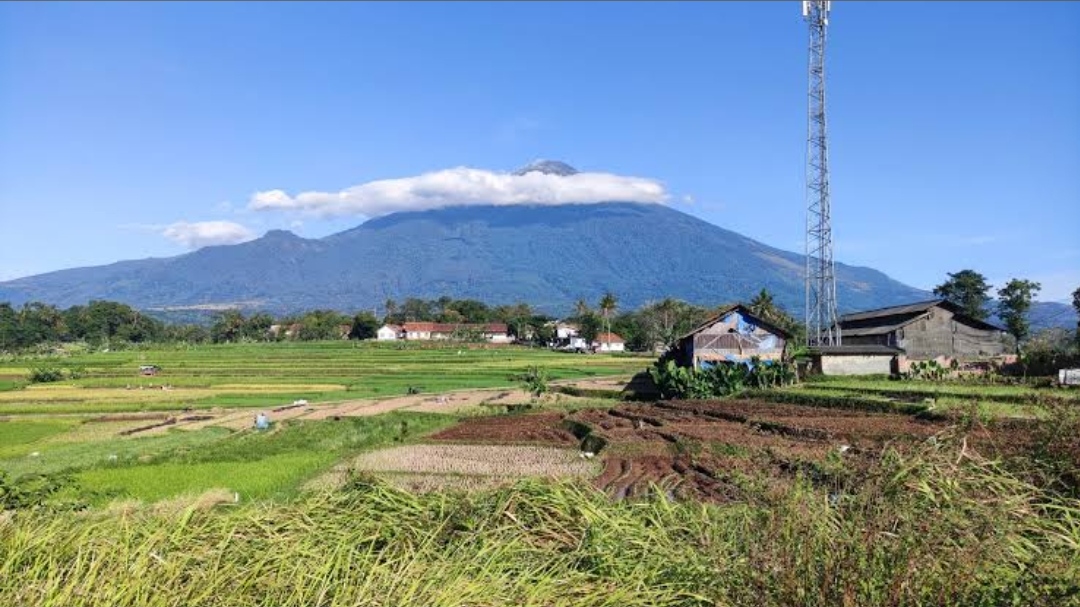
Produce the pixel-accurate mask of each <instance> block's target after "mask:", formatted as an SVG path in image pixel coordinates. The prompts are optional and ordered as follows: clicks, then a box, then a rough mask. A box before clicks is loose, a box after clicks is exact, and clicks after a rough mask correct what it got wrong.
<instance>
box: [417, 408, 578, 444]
mask: <svg viewBox="0 0 1080 607" xmlns="http://www.w3.org/2000/svg"><path fill="white" fill-rule="evenodd" d="M564 417H566V414H565V413H561V412H553V411H544V412H541V413H535V414H532V415H497V416H493V417H481V418H477V419H475V420H472V421H471V422H469V423H467V424H461V425H458V426H453V427H451V428H447V429H446V430H443V431H442V432H439V433H438V434H435V435H434V436H433V437H432V438H434V439H436V440H445V441H462V442H471V441H483V442H485V443H503V444H506V443H541V444H546V445H559V446H566V447H573V446H576V445H577V444H578V442H579V441H578V439H577V438H575V437H574V435H573V434H571V433H570V431H569V430H567V429H566V428H564V427H563V426H562V425H561V422H562V420H563V418H564Z"/></svg>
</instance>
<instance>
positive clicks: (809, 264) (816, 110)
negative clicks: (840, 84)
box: [802, 0, 840, 346]
mask: <svg viewBox="0 0 1080 607" xmlns="http://www.w3.org/2000/svg"><path fill="white" fill-rule="evenodd" d="M831 4H832V2H810V1H805V0H804V2H803V3H802V13H803V17H804V18H805V19H806V22H807V23H808V24H809V25H810V67H809V72H810V91H809V95H808V97H809V98H808V100H807V101H808V103H807V113H808V118H807V125H806V132H807V134H806V203H807V204H806V342H807V344H808V345H811V346H839V345H840V330H839V327H838V326H837V324H836V320H837V319H836V274H835V271H834V266H833V252H832V221H831V219H830V216H829V215H830V211H829V148H828V136H827V133H826V120H825V34H826V30H827V29H828V26H829V9H830V8H831V6H830V5H831Z"/></svg>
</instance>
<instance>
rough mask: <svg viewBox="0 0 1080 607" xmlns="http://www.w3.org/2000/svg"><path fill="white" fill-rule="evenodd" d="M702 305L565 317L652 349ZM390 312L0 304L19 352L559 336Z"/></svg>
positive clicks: (408, 307) (10, 344) (421, 308)
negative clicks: (459, 333)
mask: <svg viewBox="0 0 1080 607" xmlns="http://www.w3.org/2000/svg"><path fill="white" fill-rule="evenodd" d="M721 307H724V306H717V307H714V308H711V307H706V306H699V305H695V304H691V303H688V302H686V301H683V300H680V299H674V298H670V297H669V298H665V299H663V300H660V301H656V302H651V303H648V304H646V305H643V306H641V307H640V308H638V309H636V310H628V311H622V310H620V309H619V301H618V298H617V297H616V296H615V295H614V294H613V293H606V294H605V295H604V296H603V297H602V298H600V300H599V301H597V302H596V304H595V305H590V304H589V303H587V302H586V301H584V300H579V301H578V302H577V304H576V305H575V307H574V311H573V313H572V314H570V315H569V316H566V317H563V318H562V320H564V321H567V322H571V323H575V324H577V325H578V327H579V330H580V335H581V337H583V338H585V339H586V340H588V341H590V342H592V341H593V340H595V339H596V338H597V337H598V336H599V335H600V333H616V334H618V335H619V336H620V337H622V339H623V340H624V341H625V342H626V347H627V349H630V350H636V351H646V350H652V349H656V348H664V347H667V346H669V345H671V344H672V343H674V342H675V340H676V339H677V338H678V337H679V336H681V335H683V334H684V333H687V332H688V331H690V330H691V329H693V328H695V327H696V326H698V325H699V324H701V323H702V322H704V321H705V320H706V319H707V318H708V317H709V316H711V315H712V314H713V313H715V312H716V311H717V310H718V309H719V308H721ZM750 307H751V309H753V310H754V311H755V312H756V313H757V314H758V315H759V316H761V317H762V318H763V319H764V320H767V321H770V322H773V323H774V324H778V325H779V326H781V327H783V328H785V329H788V330H790V331H793V332H801V330H802V329H801V326H800V325H799V323H796V322H795V321H794V320H793V319H792V318H791V317H790V316H788V315H787V313H786V312H785V311H784V310H782V309H781V308H780V307H779V306H777V305H776V304H775V303H774V302H773V300H772V296H771V295H770V294H769V293H768V292H767V291H766V290H764V289H763V290H762V291H761V292H760V293H759V294H758V295H757V296H756V297H755V298H754V299H753V300H752V301H751V302H750ZM383 310H384V314H382V315H381V316H378V315H377V314H376V311H375V310H370V311H368V310H363V311H359V312H356V313H354V314H343V313H341V312H339V311H336V310H311V311H308V312H304V313H300V314H291V315H284V316H274V315H272V314H269V313H267V312H261V311H256V312H249V313H244V312H242V311H240V310H235V309H231V310H224V311H221V312H218V313H216V314H214V315H213V317H212V320H211V322H210V323H209V324H197V323H167V322H163V321H161V320H159V319H157V318H154V317H153V316H150V315H148V314H146V313H145V312H141V311H139V310H137V309H135V308H132V307H131V306H128V305H127V304H123V303H119V302H114V301H101V300H95V301H91V302H89V303H88V304H87V305H76V306H71V307H70V308H67V309H59V308H57V307H56V306H53V305H50V304H45V303H41V302H30V303H27V304H24V305H23V306H22V307H20V308H16V307H14V306H12V305H11V304H10V303H0V350H4V351H17V350H24V349H27V348H32V347H35V346H39V345H42V344H51V343H69V342H86V343H90V344H93V345H97V346H101V345H109V344H116V345H119V344H124V343H132V344H139V343H191V344H201V343H235V342H244V341H246V342H260V341H277V340H284V339H295V340H301V341H314V340H327V339H340V338H343V337H347V338H350V339H370V338H373V337H375V334H376V331H377V330H378V328H379V327H380V326H382V325H383V324H398V325H400V324H403V323H406V322H418V321H419V322H422V321H429V322H440V323H454V324H457V323H492V322H499V323H504V324H506V325H507V328H508V331H509V333H510V334H511V335H512V336H514V337H516V338H517V339H518V340H519V341H529V342H532V343H535V344H537V345H546V344H548V343H551V342H552V341H553V340H554V338H555V329H554V327H553V326H552V322H551V321H553V320H556V319H555V317H553V316H550V315H547V314H543V313H540V312H538V311H537V310H536V309H534V308H533V307H532V306H531V305H530V304H527V303H516V304H510V305H494V306H493V305H489V304H486V303H484V302H482V301H477V300H475V299H454V298H451V297H439V298H437V299H430V300H428V299H420V298H408V299H405V300H404V301H401V302H396V301H394V300H387V301H386V302H384V306H383Z"/></svg>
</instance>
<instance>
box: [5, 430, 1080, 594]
mask: <svg viewBox="0 0 1080 607" xmlns="http://www.w3.org/2000/svg"><path fill="white" fill-rule="evenodd" d="M222 501H224V502H227V499H221V500H215V499H212V498H210V499H203V500H194V501H189V502H187V503H183V504H179V503H177V504H174V505H173V506H172V507H171V508H170V507H162V506H161V505H160V504H159V505H157V506H150V505H141V504H139V503H120V504H114V506H113V507H111V508H110V509H107V510H103V511H102V510H98V511H87V512H67V513H59V514H58V513H46V512H35V511H19V512H16V513H9V514H7V515H5V518H4V519H2V521H0V580H4V581H3V582H0V603H2V604H12V605H14V604H62V605H101V604H114V605H221V604H229V605H282V606H285V605H305V606H306V605H429V606H440V605H446V606H450V605H454V606H458V605H621V606H626V605H761V606H773V605H776V606H781V605H783V606H790V605H820V606H826V605H827V606H835V605H878V606H891V605H897V606H898V605H1026V606H1032V607H1037V606H1043V605H1045V606H1047V607H1049V606H1059V605H1076V604H1078V601H1080V504H1078V503H1077V502H1076V501H1075V500H1072V499H1067V498H1061V497H1059V498H1052V499H1046V496H1045V495H1044V494H1043V493H1042V492H1040V491H1038V490H1037V489H1036V488H1035V487H1033V486H1031V485H1028V484H1026V483H1025V482H1024V481H1022V480H1019V479H1017V478H1016V477H1013V476H1011V475H1010V474H1008V473H1007V472H1005V471H1003V470H1002V469H1000V468H998V467H997V466H996V465H994V464H993V463H991V462H988V461H984V460H982V459H980V458H979V457H977V456H973V455H970V454H965V453H964V451H963V449H962V446H961V445H960V444H959V443H954V442H952V441H949V442H943V443H939V444H937V445H935V446H928V447H927V448H926V449H925V450H923V451H922V452H921V453H919V454H917V455H913V456H910V457H901V456H899V455H897V454H895V453H886V454H885V455H884V456H883V458H882V462H881V466H880V468H879V469H878V470H877V471H876V472H875V473H873V474H872V475H870V476H869V477H867V478H864V479H863V482H861V483H860V484H859V486H858V487H851V488H848V489H837V488H834V489H833V490H832V491H828V490H823V489H821V488H816V487H815V486H813V485H812V484H811V483H809V482H804V483H798V484H796V485H795V486H794V487H793V488H791V489H790V490H789V491H786V492H783V493H781V494H770V493H767V492H762V493H761V494H760V495H758V496H757V497H756V499H753V500H749V501H747V502H746V503H745V504H742V505H727V506H713V505H705V504H701V503H696V502H682V503H676V502H672V501H669V500H668V499H667V498H665V497H664V496H663V495H662V494H659V493H658V494H654V495H652V496H650V497H648V498H645V499H639V500H631V501H622V502H612V501H611V500H609V499H608V498H607V496H605V495H603V494H602V493H600V492H598V491H595V490H593V489H591V488H589V487H587V486H586V485H584V484H581V483H577V482H573V481H566V482H539V481H521V482H519V483H517V484H515V485H513V486H512V487H509V488H504V489H499V490H490V491H481V492H476V493H469V494H466V493H428V494H421V495H413V494H409V493H406V492H402V491H398V490H396V489H393V488H391V487H389V486H388V485H386V484H384V483H381V482H378V481H374V480H371V479H367V478H364V477H354V478H353V479H352V480H351V481H350V482H348V483H347V484H346V485H345V486H344V488H342V489H339V490H337V491H333V492H317V493H311V494H306V495H304V496H302V497H301V498H300V499H297V500H293V501H290V502H287V503H278V504H271V503H254V504H247V505H239V506H232V505H216V504H218V503H219V502H222Z"/></svg>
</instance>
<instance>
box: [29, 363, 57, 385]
mask: <svg viewBox="0 0 1080 607" xmlns="http://www.w3.org/2000/svg"><path fill="white" fill-rule="evenodd" d="M27 379H29V380H30V383H32V384H46V383H49V382H54V381H60V380H62V379H64V372H63V371H61V370H60V369H56V368H54V367H36V368H34V369H31V370H30V375H28V376H27Z"/></svg>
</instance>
